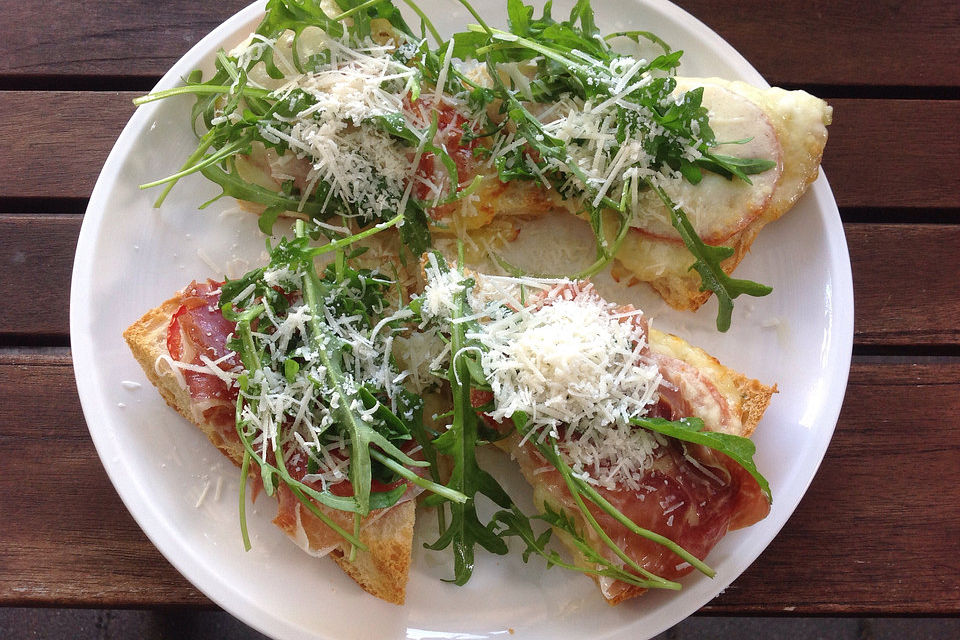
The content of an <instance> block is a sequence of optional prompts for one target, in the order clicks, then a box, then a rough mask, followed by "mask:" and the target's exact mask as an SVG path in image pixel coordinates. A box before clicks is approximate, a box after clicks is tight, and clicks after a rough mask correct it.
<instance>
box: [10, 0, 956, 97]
mask: <svg viewBox="0 0 960 640" xmlns="http://www.w3.org/2000/svg"><path fill="white" fill-rule="evenodd" d="M246 4H247V3H246V0H226V1H224V2H217V3H194V2H187V1H185V0H169V1H167V2H144V1H143V0H119V1H118V2H74V3H65V4H62V5H58V10H57V11H50V9H49V6H48V5H47V4H45V3H42V2H40V1H39V0H27V1H19V2H18V1H15V0H2V1H0V15H3V16H4V22H5V23H6V29H5V37H4V38H3V39H0V77H4V76H6V77H7V78H9V79H12V80H14V81H15V80H16V79H18V78H20V79H26V80H29V79H31V78H35V77H37V76H46V77H50V76H62V75H68V74H69V75H70V76H72V77H73V78H72V79H75V78H77V77H78V76H87V77H96V76H120V77H128V78H154V77H158V76H160V75H161V74H162V73H164V72H165V71H166V70H167V69H168V68H169V67H170V66H171V65H172V64H173V62H175V61H176V60H177V58H179V57H180V56H181V55H182V54H183V53H185V52H186V51H187V49H189V48H190V47H191V46H192V45H193V44H194V43H196V42H197V41H199V40H200V38H201V37H203V36H204V35H205V34H206V33H208V32H209V31H210V30H211V29H213V28H214V27H215V26H217V25H218V24H219V23H220V22H222V21H223V20H224V19H226V18H227V17H229V16H230V15H231V14H233V13H234V12H235V11H237V10H239V9H240V8H242V7H243V6H244V5H246ZM498 4H499V3H494V6H498ZM678 4H679V5H680V6H682V7H683V8H685V9H687V10H688V11H689V12H691V13H692V14H694V15H695V16H696V17H697V18H699V19H700V20H702V21H703V22H705V23H706V24H707V25H708V26H710V27H712V28H713V29H715V30H716V31H717V32H718V33H719V34H720V35H721V36H722V37H724V38H725V39H727V40H728V41H729V42H730V43H731V44H732V45H733V46H734V47H735V48H737V49H738V50H739V51H740V52H741V53H742V54H743V55H744V56H745V57H746V58H747V59H748V60H750V61H751V63H753V64H754V66H756V67H757V68H758V69H759V70H760V72H761V73H763V74H764V75H765V76H766V77H767V79H768V80H770V81H771V82H772V83H775V84H784V83H786V84H790V85H803V84H829V85H855V86H871V85H872V86H887V87H900V86H905V87H912V86H957V85H958V84H960V77H958V71H957V65H956V59H957V57H958V54H960V49H958V45H957V43H958V42H960V5H958V4H957V3H950V2H941V1H938V0H917V1H916V2H910V3H906V2H896V1H892V0H886V1H883V2H825V1H823V0H795V1H794V2H789V3H782V2H767V1H765V0H741V1H740V2H736V3H717V2H711V1H710V0H680V1H679V2H678ZM40 16H42V20H41V19H40V18H39V17H40ZM625 22H626V24H631V25H634V26H635V27H638V28H644V27H646V26H649V25H646V24H645V23H644V17H643V15H642V13H638V15H636V16H633V17H630V18H629V20H625Z"/></svg>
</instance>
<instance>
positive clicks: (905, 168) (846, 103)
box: [823, 3, 960, 208]
mask: <svg viewBox="0 0 960 640" xmlns="http://www.w3.org/2000/svg"><path fill="white" fill-rule="evenodd" d="M957 6H958V7H960V3H957ZM830 102H831V104H832V105H833V118H834V121H833V125H832V126H831V127H830V129H829V131H830V140H829V141H828V142H827V148H826V150H825V152H824V158H823V168H824V172H825V173H826V175H827V178H828V179H829V180H830V186H831V188H832V189H833V193H834V196H835V197H836V199H837V204H838V205H839V206H841V207H868V208H873V207H908V208H922V207H945V208H946V207H953V208H956V207H958V206H960V190H958V189H956V188H954V187H955V185H956V175H957V169H956V167H957V166H958V165H960V147H958V145H956V144H955V143H954V139H955V136H954V135H953V134H952V133H951V132H956V131H957V130H958V128H960V102H957V101H938V100H831V101H830Z"/></svg>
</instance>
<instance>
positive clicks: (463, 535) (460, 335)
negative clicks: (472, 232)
mask: <svg viewBox="0 0 960 640" xmlns="http://www.w3.org/2000/svg"><path fill="white" fill-rule="evenodd" d="M437 261H438V265H439V268H440V269H442V270H444V271H446V270H448V269H449V267H447V264H446V262H445V261H444V260H443V257H442V256H440V255H439V254H438V255H437ZM464 280H465V282H468V280H467V279H466V278H464ZM466 296H467V288H466V286H465V287H463V288H462V289H461V290H460V292H459V293H458V294H457V295H456V296H455V301H454V302H455V306H456V308H455V309H454V312H453V314H452V315H451V317H450V322H449V332H450V349H451V351H450V352H451V354H452V355H451V358H450V366H449V370H448V373H447V382H448V383H449V384H450V389H451V394H452V396H453V411H454V413H453V421H452V423H451V424H450V426H449V428H448V429H447V431H445V432H443V433H442V434H441V435H440V436H439V437H438V438H437V439H436V440H434V441H433V446H434V447H435V448H436V450H437V451H438V452H439V453H442V454H445V455H448V456H450V458H451V459H452V462H453V469H452V470H451V473H450V480H449V482H448V483H447V486H448V487H450V488H452V489H454V490H456V491H459V492H460V493H462V494H464V495H466V496H467V501H466V502H464V503H460V504H458V503H451V504H450V505H449V509H450V523H449V524H448V525H446V528H445V529H443V530H442V531H441V533H440V537H439V538H438V539H437V540H436V541H435V542H433V543H432V544H427V545H424V546H426V547H427V548H428V549H432V550H434V551H439V550H442V549H445V548H447V547H448V546H451V545H452V547H453V554H454V578H453V580H452V582H454V583H455V584H458V585H463V584H466V582H467V581H468V580H469V579H470V576H471V575H472V574H473V565H474V547H475V546H476V545H480V546H481V547H483V548H484V549H486V550H487V551H489V552H491V553H495V554H498V555H505V554H506V553H507V545H506V543H505V542H504V541H503V539H502V538H500V537H499V536H498V535H496V534H495V533H494V532H493V531H492V530H491V528H490V527H489V526H488V525H485V524H484V523H482V522H481V521H480V517H479V516H478V515H477V509H476V503H475V499H476V496H477V495H478V494H479V495H485V496H486V497H488V498H490V499H491V500H493V501H494V502H495V503H496V504H498V505H500V506H501V507H504V508H507V507H509V506H510V504H511V500H510V498H509V496H507V494H506V492H504V491H503V489H502V487H500V484H499V483H498V482H497V481H496V480H495V479H494V478H493V477H492V476H491V475H490V474H489V473H487V472H486V471H484V470H483V469H481V468H480V465H479V464H478V462H477V458H476V452H475V451H476V447H477V443H478V430H479V427H478V418H477V414H476V413H475V412H474V410H473V407H472V406H471V404H470V384H471V380H472V378H471V373H470V366H469V365H468V364H467V358H469V357H470V356H469V355H467V354H466V353H465V352H464V347H466V346H467V339H466V328H465V325H466V323H464V322H456V320H457V319H458V318H462V317H464V316H467V315H469V314H470V311H469V306H468V304H467V297H466ZM435 502H436V500H431V499H430V498H428V502H427V503H428V504H431V503H435Z"/></svg>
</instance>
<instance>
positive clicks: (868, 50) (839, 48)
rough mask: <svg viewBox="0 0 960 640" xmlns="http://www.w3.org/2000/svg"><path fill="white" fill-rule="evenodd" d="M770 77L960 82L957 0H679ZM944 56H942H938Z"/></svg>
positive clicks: (886, 83) (880, 82) (852, 81)
mask: <svg viewBox="0 0 960 640" xmlns="http://www.w3.org/2000/svg"><path fill="white" fill-rule="evenodd" d="M676 3H677V4H679V5H680V6H681V7H683V8H685V9H686V10H687V11H689V12H690V13H692V14H693V15H695V16H696V17H698V18H699V19H700V20H701V21H703V22H705V23H706V24H707V25H708V26H709V27H711V28H712V29H714V30H715V31H716V32H717V33H719V34H720V35H721V36H722V37H723V38H724V39H725V40H727V42H729V43H730V44H731V45H733V47H734V48H735V49H737V50H738V51H739V52H740V53H741V54H743V56H744V57H745V58H746V59H747V60H749V61H750V62H751V64H753V65H754V66H755V67H756V68H757V70H759V71H760V73H762V74H763V75H764V77H765V78H766V79H767V80H768V81H769V82H770V83H771V84H784V83H786V84H791V85H795V84H827V85H854V86H898V85H899V86H904V87H914V86H951V87H956V86H957V85H960V69H958V67H957V65H956V64H955V63H953V62H952V61H953V60H955V59H956V58H957V56H958V55H960V4H958V3H955V2H953V3H951V2H940V1H939V0H919V1H917V2H901V1H899V0H878V1H875V2H830V1H827V0H800V1H798V2H767V1H766V0H744V1H740V2H735V3H717V2H712V1H711V0H677V2H676ZM941 61H942V62H941Z"/></svg>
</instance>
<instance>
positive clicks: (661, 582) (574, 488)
mask: <svg viewBox="0 0 960 640" xmlns="http://www.w3.org/2000/svg"><path fill="white" fill-rule="evenodd" d="M550 445H551V448H548V447H546V446H545V445H541V444H539V443H538V444H537V448H538V449H540V452H541V453H544V454H545V455H546V454H547V453H548V452H549V453H550V454H551V455H550V456H549V457H548V458H547V459H548V460H550V462H551V463H553V465H554V467H556V468H557V470H558V471H560V476H561V477H562V478H563V481H564V483H565V484H566V485H567V490H568V491H570V495H571V496H572V497H573V499H574V501H575V502H576V503H577V507H578V508H579V509H580V513H581V514H582V515H583V517H584V519H586V521H587V523H588V524H589V525H590V527H591V528H592V529H593V530H594V531H595V532H596V533H597V535H598V536H599V537H600V539H601V540H603V543H604V544H605V545H607V547H608V548H609V549H610V550H611V551H613V552H614V553H615V554H617V556H618V557H619V558H620V559H621V560H623V561H624V562H626V563H627V564H628V565H630V566H631V567H633V568H634V569H636V570H637V571H639V572H640V573H641V574H642V575H643V576H644V577H646V578H648V579H649V580H651V581H653V582H655V583H657V585H658V587H660V588H663V589H673V590H679V589H680V584H679V583H677V582H673V581H672V580H667V579H666V578H661V577H660V576H658V575H655V574H653V573H651V572H650V571H648V570H647V569H645V568H643V567H642V566H640V564H638V563H637V561H636V560H634V559H633V558H631V557H630V556H628V555H627V554H626V553H625V552H624V551H623V549H621V548H620V547H619V545H617V543H615V542H614V541H613V540H612V539H611V538H610V536H609V535H607V532H606V531H604V530H603V527H601V526H600V523H599V522H597V519H596V518H595V517H594V516H593V514H592V513H590V509H588V508H587V505H586V504H584V502H583V498H582V497H581V495H582V494H583V493H587V492H585V491H582V489H583V485H586V483H584V482H582V481H580V482H578V481H577V479H576V478H574V477H573V476H572V474H571V472H570V468H569V467H568V466H567V465H566V463H565V462H564V461H563V458H562V457H561V456H560V454H559V452H558V451H557V450H556V445H557V443H556V440H553V439H552V438H551V440H550ZM551 449H552V451H551ZM594 493H596V492H594ZM598 495H599V494H598ZM587 497H588V498H590V500H591V501H592V502H594V503H595V504H597V506H601V505H600V504H599V503H597V502H596V501H595V500H594V499H593V496H591V495H590V494H589V493H587ZM604 502H605V503H606V506H605V507H603V506H601V508H602V509H603V510H604V511H606V512H607V513H608V514H609V515H611V516H613V517H614V518H616V514H619V513H620V511H619V510H618V509H617V508H616V507H614V506H613V505H611V504H610V503H609V502H606V501H605V500H604ZM616 519H617V520H619V518H616ZM627 522H629V523H630V525H629V526H628V529H631V531H633V532H634V533H639V532H646V533H652V532H649V531H647V530H646V529H641V528H640V527H638V526H637V525H636V524H634V523H633V521H632V520H629V519H627ZM640 535H642V534H640ZM654 535H655V534H654ZM644 537H647V536H644ZM661 537H662V536H661ZM671 543H672V541H671ZM672 544H674V546H677V545H676V543H672Z"/></svg>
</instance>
